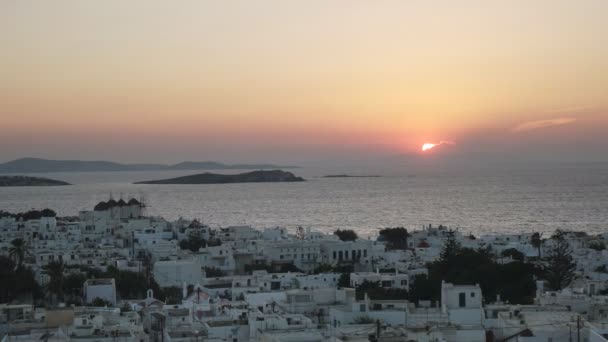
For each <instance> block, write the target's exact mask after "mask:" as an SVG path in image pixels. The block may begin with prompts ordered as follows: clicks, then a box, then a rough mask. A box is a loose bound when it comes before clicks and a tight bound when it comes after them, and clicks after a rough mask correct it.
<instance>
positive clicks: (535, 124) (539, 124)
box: [512, 118, 576, 132]
mask: <svg viewBox="0 0 608 342" xmlns="http://www.w3.org/2000/svg"><path fill="white" fill-rule="evenodd" d="M575 121H576V119H575V118H555V119H547V120H537V121H528V122H524V123H521V124H519V125H517V126H515V127H513V129H512V131H513V132H528V131H533V130H536V129H542V128H549V127H554V126H563V125H568V124H571V123H573V122H575Z"/></svg>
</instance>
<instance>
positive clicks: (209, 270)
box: [205, 267, 226, 278]
mask: <svg viewBox="0 0 608 342" xmlns="http://www.w3.org/2000/svg"><path fill="white" fill-rule="evenodd" d="M205 274H206V275H207V278H216V277H223V276H225V275H226V274H225V273H224V271H222V270H220V269H219V268H217V267H205Z"/></svg>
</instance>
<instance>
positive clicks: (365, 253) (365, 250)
mask: <svg viewBox="0 0 608 342" xmlns="http://www.w3.org/2000/svg"><path fill="white" fill-rule="evenodd" d="M363 257H364V258H367V249H364V250H363Z"/></svg>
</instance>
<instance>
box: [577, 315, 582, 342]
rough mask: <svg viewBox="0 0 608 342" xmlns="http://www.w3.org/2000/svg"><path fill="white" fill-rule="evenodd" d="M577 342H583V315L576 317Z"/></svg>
mask: <svg viewBox="0 0 608 342" xmlns="http://www.w3.org/2000/svg"><path fill="white" fill-rule="evenodd" d="M576 342H581V315H577V316H576Z"/></svg>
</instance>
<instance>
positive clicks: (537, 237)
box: [530, 232, 543, 259]
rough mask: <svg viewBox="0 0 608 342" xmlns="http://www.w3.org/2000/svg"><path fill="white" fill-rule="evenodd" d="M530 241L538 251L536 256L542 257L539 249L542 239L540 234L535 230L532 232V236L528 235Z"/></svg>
mask: <svg viewBox="0 0 608 342" xmlns="http://www.w3.org/2000/svg"><path fill="white" fill-rule="evenodd" d="M530 243H531V244H532V246H534V248H536V250H537V251H538V258H539V259H540V258H541V257H542V255H541V249H542V246H543V239H542V237H541V234H540V233H539V232H535V233H534V234H532V236H531V237H530Z"/></svg>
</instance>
